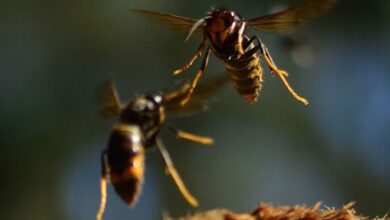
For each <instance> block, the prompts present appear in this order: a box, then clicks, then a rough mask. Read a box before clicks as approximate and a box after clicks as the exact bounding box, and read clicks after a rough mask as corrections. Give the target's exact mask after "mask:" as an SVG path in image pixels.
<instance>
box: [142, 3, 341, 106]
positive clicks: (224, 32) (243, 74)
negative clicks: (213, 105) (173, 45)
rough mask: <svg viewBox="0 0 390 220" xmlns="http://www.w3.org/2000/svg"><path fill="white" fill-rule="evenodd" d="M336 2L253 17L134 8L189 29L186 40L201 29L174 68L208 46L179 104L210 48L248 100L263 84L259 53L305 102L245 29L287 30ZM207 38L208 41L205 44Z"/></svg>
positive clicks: (229, 12) (251, 100)
mask: <svg viewBox="0 0 390 220" xmlns="http://www.w3.org/2000/svg"><path fill="white" fill-rule="evenodd" d="M335 2H336V0H304V1H303V2H301V3H298V4H296V5H294V6H292V7H290V8H287V9H285V10H282V11H280V12H277V13H274V14H270V15H264V16H261V17H256V18H252V19H245V18H243V17H241V16H240V15H238V14H237V13H236V12H235V11H233V10H229V9H225V8H212V9H211V11H209V12H207V13H206V16H205V17H203V18H201V19H198V20H197V19H191V18H187V17H181V16H177V15H172V14H166V13H161V12H155V11H149V10H135V12H137V13H139V14H141V15H144V16H146V17H148V18H151V19H154V20H157V21H160V22H162V23H164V24H167V25H169V26H171V27H174V28H177V29H180V30H182V31H185V32H186V33H188V34H187V37H186V38H185V41H188V39H189V38H190V37H191V36H192V35H193V34H194V33H196V32H200V33H203V38H202V41H201V43H200V46H199V48H198V49H197V51H196V52H195V54H194V55H193V56H192V57H191V58H190V59H189V60H188V61H187V63H185V65H184V66H183V67H182V68H180V69H178V70H176V71H174V72H173V75H175V76H176V75H179V74H181V73H183V72H184V71H186V70H187V69H188V68H189V67H190V66H191V65H192V64H193V62H194V61H195V60H196V59H197V58H199V57H200V56H201V55H202V54H203V52H204V51H205V48H206V46H207V49H206V53H205V55H204V58H203V61H202V64H201V67H200V69H199V70H198V72H197V74H196V75H195V78H194V80H193V81H192V84H191V90H190V92H189V93H188V95H187V97H186V98H185V99H184V100H183V101H182V103H181V104H182V105H184V104H186V103H187V102H188V100H189V99H190V97H191V95H192V93H193V91H194V89H195V87H196V86H197V84H198V82H199V79H200V78H201V76H202V75H203V73H204V71H205V69H206V67H207V63H208V59H209V55H210V51H211V50H212V51H213V53H214V54H215V55H216V56H217V57H218V58H220V59H221V60H222V61H223V62H224V65H225V68H226V70H227V72H228V73H229V75H230V78H231V80H232V82H233V85H234V87H235V88H236V90H237V91H238V93H239V94H240V95H241V96H242V97H243V98H244V99H246V100H247V101H248V102H249V103H250V104H253V103H254V102H256V100H257V98H258V96H259V95H260V90H261V87H262V84H263V68H262V66H261V63H260V55H261V56H262V58H263V59H264V61H265V63H266V64H267V66H268V67H269V69H270V71H271V73H274V74H276V75H277V76H278V77H279V78H280V80H281V81H282V83H283V85H284V87H285V88H286V89H287V90H288V92H289V93H290V94H291V95H292V96H293V97H294V98H295V99H296V100H298V101H299V102H301V103H303V104H305V105H307V104H308V103H309V102H308V101H307V100H306V99H305V98H303V97H301V96H299V95H298V94H297V93H296V92H295V91H294V89H293V88H292V87H291V86H290V85H289V83H288V81H287V79H286V77H288V73H287V72H286V71H285V70H282V69H279V68H278V67H277V66H276V64H275V62H274V61H273V59H272V57H271V55H270V53H269V51H268V49H267V47H266V46H265V44H264V43H263V42H262V41H261V40H260V38H259V37H258V36H257V35H255V36H252V37H250V36H249V35H248V34H247V33H246V30H247V28H249V29H255V30H260V31H268V32H283V31H289V30H292V29H294V28H296V27H299V26H301V25H302V24H303V23H304V22H306V21H307V20H310V19H312V18H314V17H316V16H318V15H320V14H323V13H324V12H326V11H328V10H329V9H330V8H331V7H332V6H333V5H334V4H335ZM207 41H209V43H210V44H209V45H206V42H207ZM259 52H260V54H259Z"/></svg>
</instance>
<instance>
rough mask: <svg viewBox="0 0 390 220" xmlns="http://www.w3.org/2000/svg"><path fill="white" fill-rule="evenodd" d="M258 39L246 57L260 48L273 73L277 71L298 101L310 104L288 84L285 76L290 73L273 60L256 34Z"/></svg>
mask: <svg viewBox="0 0 390 220" xmlns="http://www.w3.org/2000/svg"><path fill="white" fill-rule="evenodd" d="M256 41H257V42H258V45H257V46H256V47H254V48H252V49H250V50H249V51H248V52H247V53H246V54H245V56H246V57H249V56H252V55H253V54H254V53H256V52H257V51H258V50H260V52H261V54H262V55H263V57H264V60H265V62H266V63H267V65H268V67H269V68H270V69H271V71H272V72H273V73H276V74H277V75H278V76H279V78H280V80H281V81H282V83H283V84H284V86H285V87H286V89H287V90H288V91H289V92H290V94H291V95H292V96H293V97H294V98H295V99H296V100H298V101H300V102H302V103H303V104H304V105H307V104H309V102H308V101H307V100H306V99H305V98H303V97H301V96H299V95H298V94H297V93H296V92H295V91H294V89H293V88H292V87H291V86H290V85H289V84H288V81H287V79H286V78H285V77H288V73H287V72H286V71H284V70H281V69H279V68H278V67H277V66H276V65H275V63H274V61H273V60H272V57H271V55H270V54H269V52H268V49H267V47H266V46H265V45H264V44H263V43H262V42H261V40H260V38H259V37H257V36H256Z"/></svg>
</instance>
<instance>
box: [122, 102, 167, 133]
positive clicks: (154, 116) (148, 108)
mask: <svg viewBox="0 0 390 220" xmlns="http://www.w3.org/2000/svg"><path fill="white" fill-rule="evenodd" d="M162 102H163V97H162V96H161V95H147V96H140V97H137V98H135V99H133V100H132V101H131V102H130V103H129V104H128V105H127V106H126V107H125V109H124V110H123V111H122V114H121V116H120V120H121V121H124V122H126V123H134V124H137V125H139V126H140V127H141V128H142V129H143V130H144V131H147V130H150V129H153V128H154V127H156V126H159V125H161V124H162V122H163V121H164V115H165V114H164V107H163V105H162Z"/></svg>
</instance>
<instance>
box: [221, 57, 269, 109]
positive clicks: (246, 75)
mask: <svg viewBox="0 0 390 220" xmlns="http://www.w3.org/2000/svg"><path fill="white" fill-rule="evenodd" d="M244 56H245V55H244ZM224 63H225V68H226V70H227V71H228V72H229V74H230V78H231V80H232V81H233V85H234V87H235V88H236V90H237V91H238V93H240V95H241V96H242V97H243V98H245V99H246V100H247V101H248V102H249V103H250V104H253V103H255V102H256V100H257V97H258V96H259V94H260V90H261V87H262V84H263V69H262V67H261V64H260V59H259V55H258V53H255V54H253V55H251V56H249V57H241V58H238V59H231V60H224Z"/></svg>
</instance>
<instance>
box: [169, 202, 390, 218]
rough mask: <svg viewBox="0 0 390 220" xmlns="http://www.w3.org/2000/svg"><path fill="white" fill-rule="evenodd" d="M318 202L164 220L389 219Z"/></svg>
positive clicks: (220, 210) (205, 213) (214, 212)
mask: <svg viewBox="0 0 390 220" xmlns="http://www.w3.org/2000/svg"><path fill="white" fill-rule="evenodd" d="M320 206H321V205H320V203H318V204H316V205H314V206H313V207H311V208H307V207H305V206H301V205H296V206H292V207H289V206H272V205H268V204H260V206H259V207H257V208H256V209H255V210H254V211H251V212H247V213H235V212H233V211H230V210H227V209H215V210H211V211H207V212H202V213H198V214H195V215H191V216H186V217H180V218H171V217H165V218H164V219H165V220H369V219H377V220H390V219H389V218H388V216H387V215H385V216H384V217H382V218H378V217H376V218H369V217H364V216H360V215H357V214H356V212H355V210H354V209H353V208H352V206H353V203H349V204H348V205H345V206H344V207H342V208H340V209H334V208H328V207H326V208H323V209H321V208H320Z"/></svg>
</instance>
